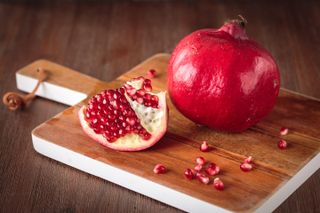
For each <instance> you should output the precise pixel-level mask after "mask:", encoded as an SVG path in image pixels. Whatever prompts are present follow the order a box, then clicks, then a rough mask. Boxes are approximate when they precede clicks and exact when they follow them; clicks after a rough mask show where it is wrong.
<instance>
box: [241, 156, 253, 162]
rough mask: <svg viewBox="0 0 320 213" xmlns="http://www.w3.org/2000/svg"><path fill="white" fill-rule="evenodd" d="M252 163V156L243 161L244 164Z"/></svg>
mask: <svg viewBox="0 0 320 213" xmlns="http://www.w3.org/2000/svg"><path fill="white" fill-rule="evenodd" d="M252 161H253V158H252V156H249V157H247V158H246V159H244V161H243V162H244V163H252Z"/></svg>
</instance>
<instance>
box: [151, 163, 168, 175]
mask: <svg viewBox="0 0 320 213" xmlns="http://www.w3.org/2000/svg"><path fill="white" fill-rule="evenodd" d="M153 172H154V173H156V174H164V173H166V172H167V168H166V167H165V166H164V165H162V164H157V165H155V167H154V168H153Z"/></svg>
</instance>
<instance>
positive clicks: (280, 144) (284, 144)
mask: <svg viewBox="0 0 320 213" xmlns="http://www.w3.org/2000/svg"><path fill="white" fill-rule="evenodd" d="M287 146H288V144H287V141H285V140H283V139H281V140H280V141H279V142H278V147H279V149H286V148H287Z"/></svg>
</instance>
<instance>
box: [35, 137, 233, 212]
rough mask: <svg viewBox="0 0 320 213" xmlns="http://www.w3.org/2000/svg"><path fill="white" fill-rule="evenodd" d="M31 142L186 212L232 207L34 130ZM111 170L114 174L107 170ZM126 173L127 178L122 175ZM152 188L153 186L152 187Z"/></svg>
mask: <svg viewBox="0 0 320 213" xmlns="http://www.w3.org/2000/svg"><path fill="white" fill-rule="evenodd" d="M32 143H33V147H34V149H35V151H36V152H38V153H40V154H42V155H44V156H46V157H49V158H51V159H54V160H56V161H59V162H61V163H63V164H66V165H68V166H71V167H73V168H76V169H78V170H81V171H83V172H86V173H89V174H91V175H94V176H96V177H99V178H102V179H104V180H107V181H110V182H112V183H115V184H117V185H119V186H122V187H124V188H127V189H129V190H132V191H135V192H137V193H140V194H143V195H145V196H147V197H150V198H152V199H155V200H157V201H160V202H162V203H164V204H167V205H170V206H173V207H175V208H178V209H181V210H184V211H187V212H204V213H206V212H208V213H209V212H221V213H228V212H231V211H230V210H227V209H224V208H222V207H219V206H216V205H214V204H211V203H208V202H206V201H203V200H200V199H197V198H194V197H192V196H190V195H187V194H184V193H182V192H179V191H176V190H174V189H171V188H169V187H166V186H164V185H161V184H158V183H156V182H153V181H150V180H147V179H145V178H143V177H140V176H137V175H134V174H132V173H129V172H127V171H125V170H122V169H119V168H116V167H113V166H111V165H108V164H106V163H103V162H101V161H98V160H95V159H93V158H89V157H87V156H85V155H82V154H79V153H76V152H74V151H72V150H70V149H67V148H65V147H62V146H58V145H56V144H54V143H51V142H49V141H46V140H45V139H42V138H40V137H38V136H37V135H35V134H33V133H32ZM110 173H112V174H113V175H112V176H108V174H110ZM123 177H127V178H123ZM152 188H153V190H150V189H152Z"/></svg>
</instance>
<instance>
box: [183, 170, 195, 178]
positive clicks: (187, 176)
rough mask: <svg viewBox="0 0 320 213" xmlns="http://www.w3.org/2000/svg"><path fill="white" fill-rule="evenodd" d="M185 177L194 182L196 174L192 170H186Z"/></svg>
mask: <svg viewBox="0 0 320 213" xmlns="http://www.w3.org/2000/svg"><path fill="white" fill-rule="evenodd" d="M184 176H185V177H186V178H187V179H189V180H192V179H193V178H194V172H193V171H192V169H186V171H184Z"/></svg>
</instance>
